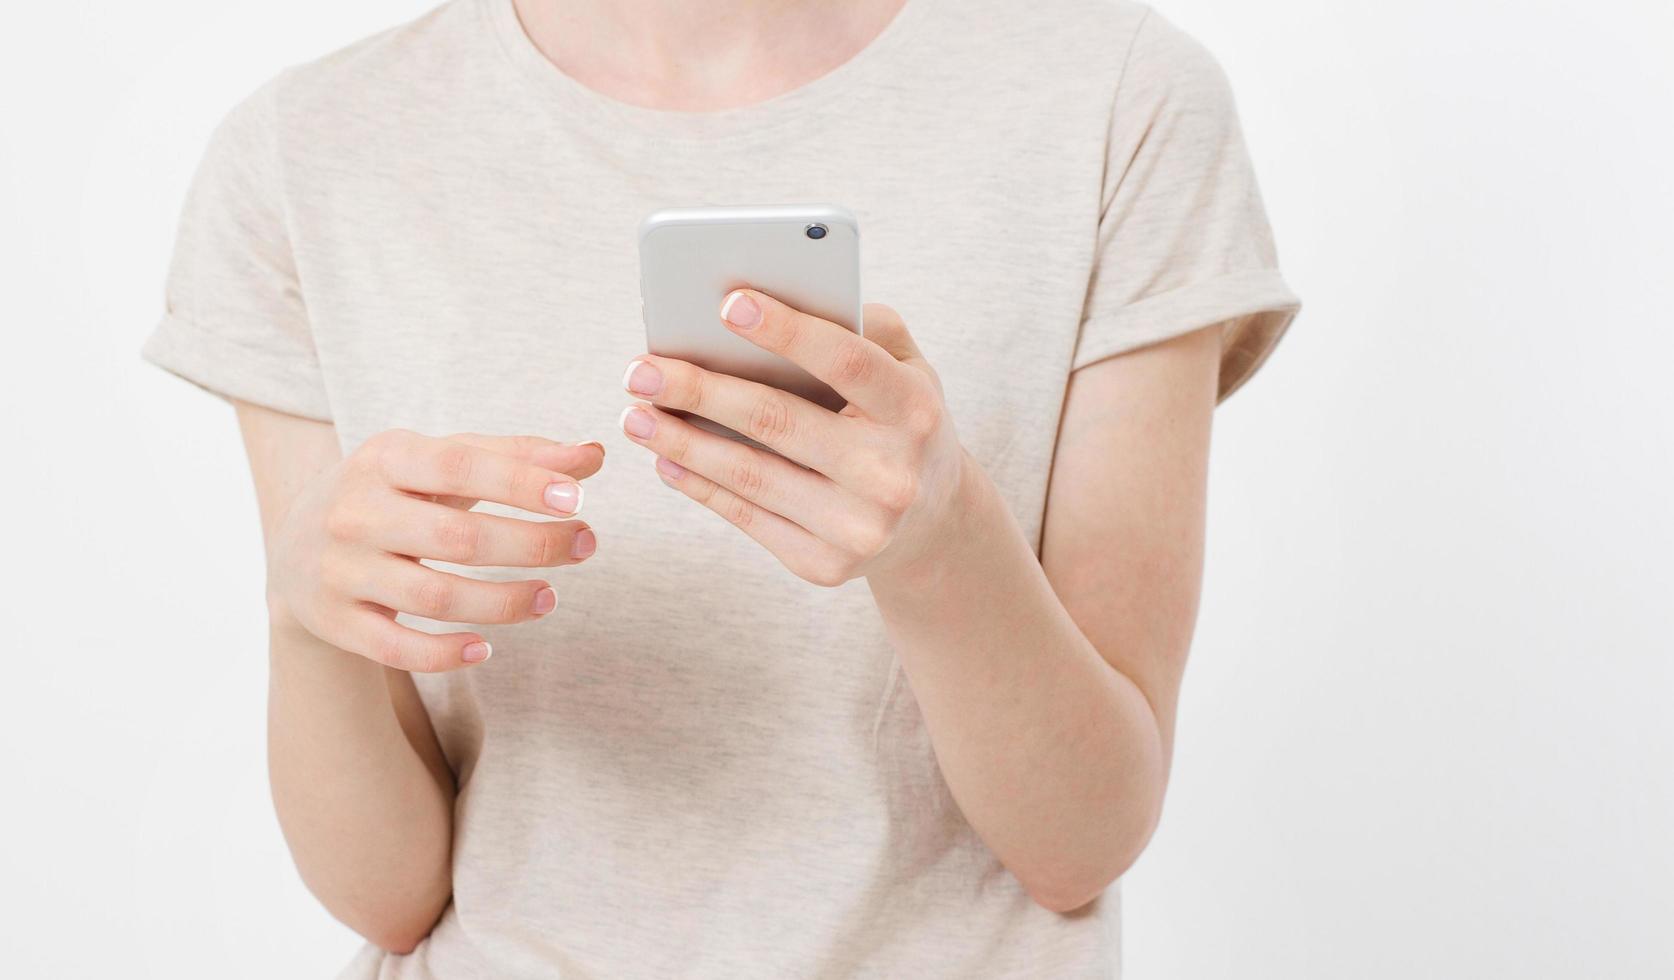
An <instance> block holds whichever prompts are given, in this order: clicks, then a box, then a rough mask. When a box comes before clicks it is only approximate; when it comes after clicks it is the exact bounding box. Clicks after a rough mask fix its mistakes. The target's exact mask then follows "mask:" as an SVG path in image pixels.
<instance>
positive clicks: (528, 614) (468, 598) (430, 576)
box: [357, 557, 558, 623]
mask: <svg viewBox="0 0 1674 980" xmlns="http://www.w3.org/2000/svg"><path fill="white" fill-rule="evenodd" d="M357 591H358V592H359V596H358V598H361V599H365V600H368V601H371V602H375V603H377V604H378V605H380V606H384V607H387V608H389V609H395V610H399V611H401V612H404V613H410V614H412V615H414V616H423V617H424V618H425V619H434V620H436V621H438V622H444V623H521V622H524V621H526V620H530V619H537V618H539V617H541V616H545V615H546V614H547V613H549V612H551V611H552V610H554V609H556V608H557V607H558V595H557V593H555V592H553V591H552V586H551V585H549V584H548V583H546V582H543V581H540V580H538V579H535V580H531V581H527V582H484V581H481V580H479V579H473V578H466V577H465V576H463V575H454V574H452V573H451V572H443V571H439V570H437V569H434V568H429V567H426V566H424V565H421V564H419V563H418V562H416V561H412V560H410V559H406V558H395V557H385V558H384V559H382V560H380V561H377V562H374V563H372V564H370V565H368V566H367V569H366V575H365V577H364V579H363V581H362V582H361V583H360V588H359V589H358V590H357Z"/></svg>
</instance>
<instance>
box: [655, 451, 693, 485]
mask: <svg viewBox="0 0 1674 980" xmlns="http://www.w3.org/2000/svg"><path fill="white" fill-rule="evenodd" d="M657 472H658V473H661V474H662V475H663V478H664V479H666V480H678V479H680V478H681V477H683V476H685V475H686V467H684V466H681V465H680V464H679V463H676V462H675V461H674V460H672V459H664V458H663V457H661V456H658V457H657Z"/></svg>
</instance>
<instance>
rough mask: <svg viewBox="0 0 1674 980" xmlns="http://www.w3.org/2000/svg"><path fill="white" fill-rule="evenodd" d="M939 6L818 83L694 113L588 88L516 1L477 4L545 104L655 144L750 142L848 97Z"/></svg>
mask: <svg viewBox="0 0 1674 980" xmlns="http://www.w3.org/2000/svg"><path fill="white" fill-rule="evenodd" d="M932 2H933V0H906V2H905V3H904V4H902V7H901V9H900V10H898V11H896V13H895V17H894V18H893V19H891V20H890V22H889V23H888V24H886V25H885V26H884V29H883V30H882V31H880V32H879V33H878V36H877V37H874V38H873V39H872V40H871V42H870V43H868V44H867V45H866V46H865V47H864V48H862V49H860V51H858V52H857V53H855V55H854V56H853V57H851V58H849V59H848V60H847V61H845V62H843V63H842V64H840V65H838V66H837V67H836V68H834V69H832V70H831V71H829V72H826V73H825V74H824V75H821V76H819V77H818V78H815V79H813V80H812V81H809V82H806V83H804V84H802V85H799V86H797V87H796V88H794V89H791V90H790V91H788V92H784V93H781V94H779V95H776V96H774V97H772V98H770V99H767V100H764V101H762V102H756V103H753V104H751V105H747V106H740V107H738V108H736V109H722V110H715V111H696V112H694V111H682V110H673V109H652V108H648V107H645V106H638V105H633V104H632V103H628V102H623V101H621V100H619V99H615V98H612V97H611V96H608V95H605V94H604V93H602V92H599V91H597V90H595V89H592V88H589V87H587V86H586V85H583V84H582V83H581V82H579V81H577V80H576V79H575V78H573V77H571V76H570V75H569V74H567V73H565V72H564V71H563V69H561V68H559V67H558V66H557V65H555V64H553V63H552V62H551V61H549V60H548V59H547V57H546V55H544V54H542V53H541V50H540V48H538V47H536V46H535V42H534V41H533V40H532V39H531V38H530V37H529V35H528V33H527V32H526V31H525V30H524V29H523V23H522V21H521V20H519V19H518V16H517V10H516V8H515V6H514V5H513V3H512V0H477V3H478V6H479V7H481V8H482V10H483V11H484V13H485V14H486V15H487V17H488V20H489V27H490V29H491V30H492V31H493V33H494V36H495V39H496V41H497V42H498V43H499V47H500V49H501V51H502V53H503V54H504V55H505V56H506V59H507V61H509V62H510V65H511V68H512V70H513V71H514V72H515V73H516V74H517V75H518V76H519V77H520V78H521V79H522V80H523V81H524V82H525V83H526V84H528V85H529V86H530V87H531V89H532V90H533V91H534V92H535V94H536V95H537V96H538V98H539V99H540V100H541V101H544V102H547V103H548V104H549V105H551V106H552V107H553V108H555V109H557V110H559V111H562V112H564V113H565V114H566V115H568V116H570V117H571V118H572V119H573V118H576V117H589V118H591V119H592V120H594V121H597V122H599V123H600V124H603V125H608V126H611V127H614V128H617V129H618V130H620V129H622V128H626V129H630V130H634V131H637V132H638V133H639V134H640V135H643V136H647V137H651V138H654V139H660V140H675V141H686V142H706V141H712V140H719V139H727V138H733V137H746V136H750V135H753V134H759V133H765V132H768V131H772V130H775V129H777V128H779V127H780V126H782V125H784V124H785V123H787V122H790V121H793V120H795V119H798V118H805V117H807V116H808V115H809V113H810V111H811V110H814V109H816V108H817V107H818V106H820V105H821V104H822V103H825V102H827V101H829V100H831V99H834V98H839V97H841V95H842V94H843V93H844V92H845V91H847V90H849V89H851V88H853V87H854V86H855V85H856V84H857V83H859V82H860V81H862V80H863V79H864V78H866V77H868V76H870V75H873V74H875V73H878V72H880V71H886V70H887V64H888V61H889V58H888V57H887V56H888V55H889V54H891V53H893V52H895V51H896V50H898V49H899V48H900V47H901V46H902V44H903V42H905V41H906V39H907V38H908V36H909V35H910V34H911V33H912V31H913V28H914V27H915V26H916V25H917V23H918V22H919V21H920V20H921V19H922V18H923V15H924V12H925V10H926V8H928V7H929V6H930V5H931V3H932Z"/></svg>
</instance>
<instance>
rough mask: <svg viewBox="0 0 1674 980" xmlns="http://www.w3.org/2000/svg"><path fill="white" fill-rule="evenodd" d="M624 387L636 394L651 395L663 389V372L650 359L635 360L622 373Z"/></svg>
mask: <svg viewBox="0 0 1674 980" xmlns="http://www.w3.org/2000/svg"><path fill="white" fill-rule="evenodd" d="M622 387H624V388H626V389H628V390H629V391H631V392H633V393H634V394H636V395H645V396H646V397H650V396H652V395H655V394H656V393H657V392H659V391H662V390H663V372H661V371H659V370H657V366H656V365H655V364H652V363H651V362H649V361H634V362H633V363H631V364H629V365H628V373H626V374H624V375H622Z"/></svg>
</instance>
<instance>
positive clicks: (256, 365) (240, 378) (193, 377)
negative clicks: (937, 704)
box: [140, 315, 331, 422]
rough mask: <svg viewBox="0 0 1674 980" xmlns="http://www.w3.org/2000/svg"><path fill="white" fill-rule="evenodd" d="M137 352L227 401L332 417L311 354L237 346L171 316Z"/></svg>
mask: <svg viewBox="0 0 1674 980" xmlns="http://www.w3.org/2000/svg"><path fill="white" fill-rule="evenodd" d="M140 356H141V357H143V358H145V359H146V360H147V361H150V362H151V363H152V364H155V365H157V366H158V367H160V368H162V369H163V370H165V371H168V372H169V373H171V374H174V375H177V376H179V377H181V378H184V379H186V380H187V381H190V382H192V383H193V384H195V385H197V386H198V387H200V388H202V389H204V390H205V391H208V392H209V393H210V394H213V395H217V396H219V397H221V398H225V399H227V400H229V401H230V400H233V399H237V400H238V401H244V402H249V403H251V404H253V405H260V406H262V407H264V408H271V409H273V410H274V411H277V412H284V413H285V414H287V415H297V416H301V417H302V418H307V419H315V420H317V421H321V422H329V421H331V404H330V401H329V400H328V399H327V397H326V390H325V383H324V381H323V379H322V378H321V377H320V369H319V365H318V363H317V362H315V361H314V360H313V359H312V358H303V357H297V356H295V355H286V354H283V353H280V352H277V351H273V350H266V349H263V348H258V347H251V346H249V345H247V344H241V343H239V342H238V341H235V340H229V339H227V338H226V337H225V336H224V335H222V334H219V333H217V332H215V331H213V330H209V329H206V328H204V327H201V326H199V325H197V324H195V323H193V322H191V321H189V320H186V319H184V318H182V317H179V316H175V315H168V316H164V317H163V319H162V320H161V321H160V322H159V323H158V324H157V327H156V329H155V330H153V331H152V333H151V336H150V338H149V339H147V340H146V342H145V347H144V348H143V349H142V350H141V351H140Z"/></svg>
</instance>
